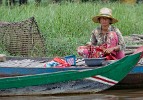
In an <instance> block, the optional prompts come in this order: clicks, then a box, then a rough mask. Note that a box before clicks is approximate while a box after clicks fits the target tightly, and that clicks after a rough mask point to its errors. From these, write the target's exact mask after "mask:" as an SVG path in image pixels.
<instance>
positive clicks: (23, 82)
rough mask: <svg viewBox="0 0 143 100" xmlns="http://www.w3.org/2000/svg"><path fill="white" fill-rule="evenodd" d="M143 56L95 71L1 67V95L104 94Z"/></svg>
mask: <svg viewBox="0 0 143 100" xmlns="http://www.w3.org/2000/svg"><path fill="white" fill-rule="evenodd" d="M141 54H142V53H137V54H132V55H129V56H126V57H124V58H123V59H121V60H118V61H116V62H114V63H111V64H109V65H106V66H103V67H95V68H91V67H83V66H74V67H68V68H20V67H18V66H15V67H9V66H7V67H0V75H1V78H0V95H1V96H7V95H41V94H55V93H56V94H57V93H79V92H80V93H87V92H90V93H91V92H100V91H103V90H106V89H109V88H110V87H112V86H114V85H115V84H117V83H119V82H120V81H121V80H122V79H123V78H124V77H125V76H126V75H127V74H128V73H129V72H130V71H131V70H132V68H133V67H134V66H135V65H136V64H137V63H138V61H139V59H140V57H141ZM128 62H130V63H128ZM7 76H8V77H7Z"/></svg>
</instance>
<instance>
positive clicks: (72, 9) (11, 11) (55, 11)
mask: <svg viewBox="0 0 143 100" xmlns="http://www.w3.org/2000/svg"><path fill="white" fill-rule="evenodd" d="M142 6H143V4H135V5H129V4H120V3H118V2H114V3H107V4H105V3H101V2H94V3H91V2H87V3H68V2H66V3H62V4H48V3H47V2H44V3H42V4H40V6H35V5H34V3H31V4H28V5H23V6H12V7H8V6H0V20H1V21H8V22H17V21H22V20H25V19H28V18H29V17H32V16H34V17H35V18H36V21H37V23H38V26H39V29H40V31H41V33H42V34H43V35H44V37H45V43H46V48H47V50H48V51H47V54H46V55H45V56H48V57H54V56H66V55H70V54H75V55H77V52H76V48H77V47H78V46H80V45H84V44H85V43H86V42H88V41H89V38H90V33H91V31H92V30H93V29H94V28H96V26H97V25H98V24H95V23H93V22H92V20H91V19H92V17H93V16H95V15H97V14H98V12H99V10H100V8H102V7H109V8H111V9H112V10H113V16H114V17H115V18H117V19H118V20H119V22H118V23H117V24H114V25H115V26H117V27H118V28H119V29H120V31H121V32H122V34H123V35H124V36H125V35H130V34H135V33H136V34H142V33H143V28H142V26H143V13H142ZM2 52H4V53H5V51H4V50H2V49H0V53H2Z"/></svg>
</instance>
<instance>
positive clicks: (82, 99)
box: [0, 89, 143, 100]
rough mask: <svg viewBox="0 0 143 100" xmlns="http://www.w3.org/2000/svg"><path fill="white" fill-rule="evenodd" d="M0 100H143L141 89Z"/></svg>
mask: <svg viewBox="0 0 143 100" xmlns="http://www.w3.org/2000/svg"><path fill="white" fill-rule="evenodd" d="M0 100H143V89H131V90H130V89H125V90H106V91H103V92H100V93H90V94H89V93H85V94H58V95H50V96H49V95H42V96H7V97H0Z"/></svg>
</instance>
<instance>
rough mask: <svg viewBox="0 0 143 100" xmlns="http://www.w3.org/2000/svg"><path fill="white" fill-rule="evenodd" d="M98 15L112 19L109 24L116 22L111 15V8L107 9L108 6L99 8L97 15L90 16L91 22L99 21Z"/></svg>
mask: <svg viewBox="0 0 143 100" xmlns="http://www.w3.org/2000/svg"><path fill="white" fill-rule="evenodd" d="M100 17H107V18H110V19H111V20H112V21H111V24H113V23H116V22H118V20H117V19H115V18H113V17H112V10H111V9H109V8H102V9H100V12H99V15H97V16H95V17H93V18H92V20H93V22H95V23H99V18H100Z"/></svg>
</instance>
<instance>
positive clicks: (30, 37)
mask: <svg viewBox="0 0 143 100" xmlns="http://www.w3.org/2000/svg"><path fill="white" fill-rule="evenodd" d="M0 38H1V40H0V42H1V43H2V44H4V46H5V47H6V50H7V51H8V52H9V53H10V54H11V55H22V56H45V45H44V38H43V37H42V34H40V32H39V29H38V26H37V23H36V21H35V19H34V17H31V18H29V19H27V20H25V21H21V22H14V23H9V22H5V23H3V22H1V23H0Z"/></svg>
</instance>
